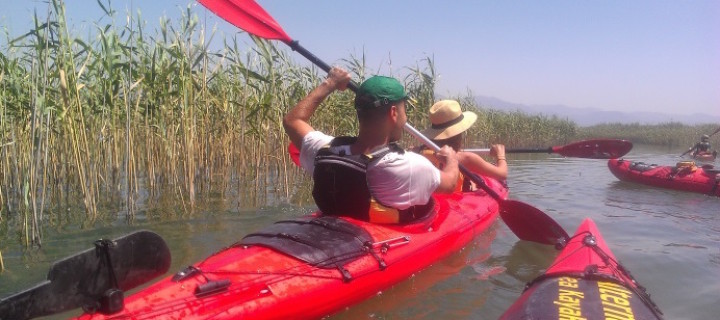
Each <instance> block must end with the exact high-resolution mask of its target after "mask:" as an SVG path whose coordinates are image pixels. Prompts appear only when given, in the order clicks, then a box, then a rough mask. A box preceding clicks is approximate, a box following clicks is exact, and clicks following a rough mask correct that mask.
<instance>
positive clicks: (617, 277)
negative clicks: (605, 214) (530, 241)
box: [500, 219, 662, 320]
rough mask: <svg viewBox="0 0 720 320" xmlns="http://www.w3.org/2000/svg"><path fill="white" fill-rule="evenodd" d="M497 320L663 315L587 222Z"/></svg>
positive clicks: (652, 317)
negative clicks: (543, 271)
mask: <svg viewBox="0 0 720 320" xmlns="http://www.w3.org/2000/svg"><path fill="white" fill-rule="evenodd" d="M500 319H503V320H525V319H662V312H661V311H660V309H659V308H658V307H657V306H656V305H655V303H654V302H653V301H652V300H651V299H650V295H648V294H647V293H646V292H645V288H643V287H642V286H640V285H638V283H637V282H636V281H635V280H634V279H633V278H632V276H631V275H630V273H629V272H628V271H627V270H625V268H623V267H622V265H620V263H619V262H618V261H617V259H615V256H614V255H613V253H612V252H611V251H610V249H609V248H608V247H607V244H606V243H605V240H604V239H603V237H602V235H601V234H600V232H599V231H598V230H597V226H596V225H595V223H594V222H593V221H592V220H591V219H585V221H583V222H582V224H581V225H580V227H579V228H578V229H577V231H576V232H575V235H574V236H572V237H571V239H570V241H568V244H567V245H566V246H565V248H563V249H562V251H561V252H560V254H559V255H558V257H557V258H555V261H553V264H552V265H551V266H550V268H548V269H547V271H545V273H544V274H543V275H541V276H540V277H538V278H536V279H535V280H533V281H532V282H530V283H529V284H528V285H527V286H526V289H525V292H523V294H522V296H520V298H519V299H518V300H517V301H515V303H514V304H513V305H512V306H510V308H509V309H508V310H507V311H506V312H505V313H504V314H503V315H502V316H501V317H500Z"/></svg>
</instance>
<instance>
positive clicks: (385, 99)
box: [355, 76, 408, 109]
mask: <svg viewBox="0 0 720 320" xmlns="http://www.w3.org/2000/svg"><path fill="white" fill-rule="evenodd" d="M407 97H408V96H407V93H405V88H404V87H403V85H402V84H401V83H400V81H398V80H397V79H395V78H390V77H384V76H373V77H370V79H367V80H365V81H364V82H363V83H362V84H361V85H360V88H358V92H357V95H356V96H355V108H356V109H372V108H379V107H385V106H389V105H392V104H393V103H395V102H398V101H402V100H405V99H407Z"/></svg>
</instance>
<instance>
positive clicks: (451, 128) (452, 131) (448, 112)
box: [423, 100, 477, 140]
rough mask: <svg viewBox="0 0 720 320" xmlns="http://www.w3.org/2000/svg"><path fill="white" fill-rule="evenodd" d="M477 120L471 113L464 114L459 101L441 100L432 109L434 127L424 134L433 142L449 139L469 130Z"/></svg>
mask: <svg viewBox="0 0 720 320" xmlns="http://www.w3.org/2000/svg"><path fill="white" fill-rule="evenodd" d="M475 120H477V115H476V114H475V113H473V112H470V111H465V112H462V110H461V109H460V104H459V103H458V102H457V101H455V100H440V101H438V102H436V103H435V104H434V105H433V106H432V107H430V123H432V126H431V127H430V128H428V129H426V130H425V131H423V134H424V135H425V136H427V137H428V138H430V139H433V140H444V139H448V138H451V137H454V136H456V135H458V134H461V133H463V132H464V131H465V130H467V129H469V128H470V127H471V126H472V125H473V123H475Z"/></svg>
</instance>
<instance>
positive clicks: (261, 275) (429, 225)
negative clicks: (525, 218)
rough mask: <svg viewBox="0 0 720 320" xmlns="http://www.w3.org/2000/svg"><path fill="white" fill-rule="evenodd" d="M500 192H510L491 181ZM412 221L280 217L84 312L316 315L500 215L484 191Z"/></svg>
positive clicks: (451, 247)
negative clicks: (100, 308)
mask: <svg viewBox="0 0 720 320" xmlns="http://www.w3.org/2000/svg"><path fill="white" fill-rule="evenodd" d="M485 180H486V181H487V184H488V185H489V186H490V187H491V188H492V189H493V190H494V191H496V192H497V193H498V194H500V196H501V197H502V198H505V197H507V193H508V190H507V188H506V187H504V186H503V185H502V184H501V183H500V182H498V181H495V180H492V179H485ZM433 198H434V199H435V208H434V211H433V213H431V214H430V215H429V216H428V217H426V218H424V220H423V221H419V222H416V223H413V224H411V225H404V226H400V225H377V224H370V223H366V222H362V221H357V220H353V219H349V218H338V217H328V216H324V217H323V216H319V215H313V216H310V217H303V218H299V219H293V220H286V221H278V222H276V223H275V224H273V225H271V226H269V227H267V228H265V229H264V230H261V231H259V232H256V233H252V234H249V235H247V236H246V237H244V238H243V240H241V241H240V242H238V243H236V244H234V245H232V246H230V247H228V248H226V249H223V250H221V251H220V252H217V253H215V254H213V255H211V256H210V257H208V258H207V259H205V260H203V261H200V262H198V263H196V264H195V265H193V266H191V267H188V268H186V269H184V270H182V271H180V272H178V273H176V274H175V275H173V276H169V277H167V278H165V279H162V280H160V281H159V282H157V283H155V284H153V285H151V286H149V287H147V288H145V289H143V290H141V291H139V292H137V293H135V294H133V295H131V296H129V297H127V298H125V301H124V307H122V309H121V310H120V311H119V312H115V313H112V314H109V315H107V314H102V313H94V314H93V313H85V314H83V315H82V316H80V317H79V319H210V318H211V319H241V318H252V319H317V318H321V317H323V316H327V315H330V314H333V313H335V312H338V311H341V310H343V309H344V308H346V307H347V306H350V305H353V304H355V303H358V302H360V301H363V300H365V299H367V298H369V297H371V296H374V295H376V294H377V293H378V292H380V291H381V290H384V289H386V288H388V287H390V286H392V285H394V284H396V283H398V282H400V281H403V280H405V279H407V278H408V277H410V276H411V275H412V274H414V273H415V272H418V271H420V270H423V269H425V268H427V267H428V266H430V265H431V264H433V263H434V262H436V261H438V260H439V259H442V258H444V257H447V256H448V255H450V254H452V253H454V252H456V251H458V250H460V249H461V248H462V247H464V246H465V245H466V244H468V243H469V242H470V241H471V240H472V239H473V238H475V236H477V235H478V234H480V233H482V232H484V231H485V230H487V229H488V227H490V226H491V225H492V224H493V223H494V222H495V220H496V219H497V217H498V213H499V206H498V202H497V201H496V200H494V199H493V198H491V197H490V196H489V195H487V194H486V193H485V192H483V191H477V192H472V193H463V194H461V193H456V194H452V195H434V196H433Z"/></svg>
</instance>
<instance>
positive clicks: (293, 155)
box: [288, 142, 300, 167]
mask: <svg viewBox="0 0 720 320" xmlns="http://www.w3.org/2000/svg"><path fill="white" fill-rule="evenodd" d="M288 153H290V159H292V162H293V163H295V165H296V166H298V167H299V166H300V150H298V148H297V147H296V146H295V144H293V143H292V142H290V144H289V145H288Z"/></svg>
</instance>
